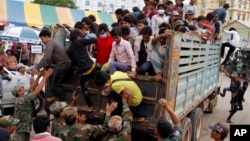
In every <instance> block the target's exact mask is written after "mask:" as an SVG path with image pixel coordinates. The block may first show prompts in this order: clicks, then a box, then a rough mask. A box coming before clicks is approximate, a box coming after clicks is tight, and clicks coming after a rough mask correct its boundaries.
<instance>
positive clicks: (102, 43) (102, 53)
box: [96, 35, 114, 65]
mask: <svg viewBox="0 0 250 141" xmlns="http://www.w3.org/2000/svg"><path fill="white" fill-rule="evenodd" d="M113 42H114V39H113V38H112V37H111V36H110V35H109V36H108V37H107V38H102V37H98V39H97V42H96V49H97V54H96V61H97V63H99V64H100V65H103V64H105V63H107V62H108V60H109V55H110V52H111V48H112V43H113Z"/></svg>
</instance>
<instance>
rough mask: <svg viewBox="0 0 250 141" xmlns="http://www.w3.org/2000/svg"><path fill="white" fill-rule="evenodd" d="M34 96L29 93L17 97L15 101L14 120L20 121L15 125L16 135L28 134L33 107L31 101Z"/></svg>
mask: <svg viewBox="0 0 250 141" xmlns="http://www.w3.org/2000/svg"><path fill="white" fill-rule="evenodd" d="M34 98H35V96H34V95H33V93H32V92H31V91H29V92H28V93H27V94H26V95H25V96H23V97H17V98H16V100H15V111H14V115H15V117H16V118H18V119H20V122H19V123H17V125H16V132H17V133H24V132H26V133H30V131H31V126H32V120H33V118H32V116H33V107H32V103H31V101H33V100H34Z"/></svg>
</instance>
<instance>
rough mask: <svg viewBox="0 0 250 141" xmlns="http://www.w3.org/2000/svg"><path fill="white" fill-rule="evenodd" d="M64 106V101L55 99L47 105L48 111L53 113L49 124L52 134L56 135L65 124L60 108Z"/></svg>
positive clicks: (65, 104)
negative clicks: (50, 124)
mask: <svg viewBox="0 0 250 141" xmlns="http://www.w3.org/2000/svg"><path fill="white" fill-rule="evenodd" d="M66 106H67V103H66V102H60V101H56V102H54V103H53V104H51V105H50V106H49V110H50V112H51V113H52V114H53V115H54V118H53V119H52V126H51V135H52V136H55V137H58V136H59V132H60V130H62V129H63V127H64V126H66V124H65V122H64V119H63V116H62V110H63V108H65V107H66Z"/></svg>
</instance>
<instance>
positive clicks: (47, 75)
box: [33, 69, 52, 96]
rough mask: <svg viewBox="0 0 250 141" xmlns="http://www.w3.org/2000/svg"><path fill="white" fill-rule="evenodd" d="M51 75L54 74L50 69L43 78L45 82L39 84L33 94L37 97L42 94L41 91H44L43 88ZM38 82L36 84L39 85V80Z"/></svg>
mask: <svg viewBox="0 0 250 141" xmlns="http://www.w3.org/2000/svg"><path fill="white" fill-rule="evenodd" d="M51 74H52V69H48V70H46V71H45V73H44V76H43V80H42V81H41V82H40V84H38V85H37V86H36V87H35V88H34V91H33V94H34V95H35V96H37V95H38V94H39V93H40V92H41V90H42V89H43V86H44V85H45V83H46V81H47V79H48V78H49V77H50V75H51ZM36 81H37V82H36V83H38V81H39V80H36Z"/></svg>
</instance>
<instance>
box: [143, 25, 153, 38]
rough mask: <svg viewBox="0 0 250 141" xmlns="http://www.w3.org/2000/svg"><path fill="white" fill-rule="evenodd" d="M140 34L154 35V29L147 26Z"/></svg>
mask: <svg viewBox="0 0 250 141" xmlns="http://www.w3.org/2000/svg"><path fill="white" fill-rule="evenodd" d="M140 34H141V35H149V36H151V35H152V29H151V28H150V27H149V26H145V27H143V28H142V30H141V32H140Z"/></svg>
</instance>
